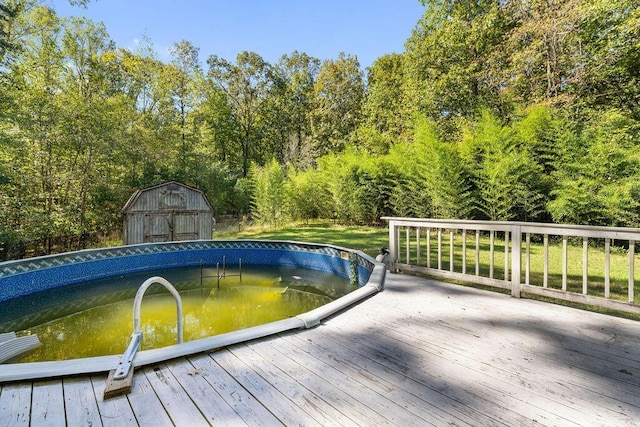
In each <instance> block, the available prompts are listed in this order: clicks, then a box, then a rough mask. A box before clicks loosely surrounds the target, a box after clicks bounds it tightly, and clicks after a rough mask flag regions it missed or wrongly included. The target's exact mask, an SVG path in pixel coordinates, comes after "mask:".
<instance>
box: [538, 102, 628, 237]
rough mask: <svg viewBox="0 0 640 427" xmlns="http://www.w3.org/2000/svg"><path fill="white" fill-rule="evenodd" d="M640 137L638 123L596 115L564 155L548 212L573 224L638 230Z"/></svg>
mask: <svg viewBox="0 0 640 427" xmlns="http://www.w3.org/2000/svg"><path fill="white" fill-rule="evenodd" d="M639 135H640V132H639V127H638V124H637V122H635V121H633V120H631V119H630V118H629V117H628V116H627V115H625V114H623V113H621V112H620V111H618V110H615V109H609V110H606V111H603V112H600V113H597V114H596V116H595V117H594V118H593V120H592V121H591V123H590V124H589V125H588V126H587V127H585V129H584V130H583V132H582V133H581V134H580V135H579V139H580V143H581V144H580V145H579V146H575V145H574V146H573V147H571V149H570V150H567V151H565V152H564V153H563V156H562V157H561V158H560V159H559V160H558V162H559V165H558V167H557V170H556V171H555V172H554V174H553V177H554V178H555V180H556V181H557V185H556V186H555V188H554V189H553V190H552V192H551V195H552V197H553V199H552V200H551V201H550V202H549V203H548V205H547V207H548V209H549V212H550V213H551V215H552V217H553V220H554V221H557V222H568V223H573V224H592V225H611V226H626V227H637V226H638V225H640V178H639V177H640V149H639V148H638V145H637V142H636V141H637V140H638V137H639Z"/></svg>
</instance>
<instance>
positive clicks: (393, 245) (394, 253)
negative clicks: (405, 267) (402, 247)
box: [389, 220, 398, 271]
mask: <svg viewBox="0 0 640 427" xmlns="http://www.w3.org/2000/svg"><path fill="white" fill-rule="evenodd" d="M389 255H390V258H391V265H390V266H389V269H390V271H396V262H398V242H397V241H396V222H395V221H393V220H390V221H389Z"/></svg>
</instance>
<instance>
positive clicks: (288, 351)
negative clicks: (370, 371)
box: [251, 337, 416, 425]
mask: <svg viewBox="0 0 640 427" xmlns="http://www.w3.org/2000/svg"><path fill="white" fill-rule="evenodd" d="M251 347H252V348H254V349H255V350H256V351H257V352H258V353H259V354H262V355H263V357H267V358H271V359H272V360H278V361H279V363H280V364H282V365H285V364H288V365H289V368H287V369H288V370H287V372H288V373H289V374H290V375H292V374H294V375H295V378H296V379H297V380H298V382H299V383H300V384H301V385H302V386H304V387H305V388H307V389H309V390H313V391H314V392H316V391H320V392H321V396H322V398H323V399H324V400H325V401H327V402H328V403H329V404H331V405H333V406H334V407H337V408H338V409H339V410H341V411H343V412H344V413H345V414H350V415H349V416H350V417H351V418H352V419H354V421H355V422H356V423H358V424H360V425H414V422H416V420H415V419H412V418H411V417H406V414H404V413H403V412H404V411H401V410H400V408H399V407H398V406H397V405H396V404H395V403H393V402H390V401H388V400H386V398H384V397H383V396H381V395H379V394H378V393H376V392H372V391H370V390H368V391H367V392H366V393H364V392H363V390H366V388H365V387H362V386H359V384H356V383H354V381H352V378H348V377H345V376H343V375H341V374H340V373H339V372H336V371H335V370H333V369H331V368H330V367H329V366H327V365H325V364H321V363H320V362H319V361H317V360H313V359H312V358H303V357H300V355H299V354H298V352H297V351H296V350H295V348H294V347H293V346H286V345H284V344H283V343H282V342H281V341H280V340H278V338H277V337H276V338H275V339H274V338H271V339H266V340H263V341H261V342H260V343H259V345H252V346H251ZM294 371H296V372H294ZM351 414H353V415H351ZM393 418H401V419H404V420H405V421H406V422H407V423H408V424H407V423H404V424H403V423H399V424H398V423H394V422H393Z"/></svg>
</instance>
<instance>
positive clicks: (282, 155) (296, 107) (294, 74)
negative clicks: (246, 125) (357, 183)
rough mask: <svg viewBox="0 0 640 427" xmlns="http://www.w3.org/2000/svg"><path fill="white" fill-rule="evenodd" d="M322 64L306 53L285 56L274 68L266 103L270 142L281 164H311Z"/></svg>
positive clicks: (266, 119) (302, 165)
mask: <svg viewBox="0 0 640 427" xmlns="http://www.w3.org/2000/svg"><path fill="white" fill-rule="evenodd" d="M319 67H320V61H319V60H318V59H316V58H312V57H310V56H308V55H307V54H305V53H300V52H297V51H295V52H293V53H292V54H291V55H283V56H282V57H281V58H280V60H279V61H278V63H277V64H275V66H274V67H273V68H272V79H273V85H272V86H271V90H270V91H269V93H268V95H267V99H266V102H265V109H264V112H265V121H266V123H267V132H268V136H267V139H268V140H269V139H270V140H272V141H275V144H273V147H272V151H273V153H274V154H275V155H276V156H277V158H278V160H279V161H280V162H281V163H292V164H294V165H296V166H298V167H305V166H308V165H309V162H310V159H309V157H310V151H311V147H310V146H311V141H310V139H311V128H310V123H309V114H310V112H311V109H312V102H313V86H314V83H315V80H316V76H317V75H318V70H319Z"/></svg>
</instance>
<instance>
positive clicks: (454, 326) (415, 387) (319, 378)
mask: <svg viewBox="0 0 640 427" xmlns="http://www.w3.org/2000/svg"><path fill="white" fill-rule="evenodd" d="M105 379H106V374H105V375H97V376H93V377H65V378H62V379H54V380H48V381H37V382H22V383H10V384H4V385H2V386H0V387H1V389H0V426H18V425H33V426H55V425H65V424H66V425H83V426H86V425H92V426H98V425H105V426H111V425H121V426H130V425H136V424H139V425H152V426H154V427H157V426H164V425H180V426H199V425H210V424H215V425H233V426H236V425H267V426H270V425H281V424H284V425H305V426H307V425H318V426H329V425H336V426H346V425H353V426H363V425H364V426H378V425H398V426H410V425H420V426H422V425H438V426H445V425H446V426H450V425H473V426H492V425H503V426H527V425H563V426H564V425H569V426H570V425H585V426H592V425H603V426H629V425H640V322H634V321H630V320H625V319H619V318H615V317H611V316H605V315H599V314H595V313H589V312H584V311H580V310H576V309H571V308H566V307H560V306H556V305H551V304H546V303H542V302H536V301H531V300H526V299H515V298H511V297H509V296H506V295H502V294H498V293H492V292H486V291H482V290H477V289H472V288H466V287H461V286H456V285H450V284H445V283H441V282H437V281H434V280H428V279H421V278H416V277H410V276H404V275H396V274H390V275H388V277H387V283H386V288H385V290H384V291H383V292H382V293H380V294H378V295H375V296H373V297H372V298H370V299H368V300H366V301H364V302H362V303H360V304H359V305H357V306H356V307H353V308H351V309H349V310H348V311H345V312H343V313H341V314H339V315H338V316H335V317H333V318H332V319H330V320H328V321H327V322H325V323H324V324H323V325H321V326H319V327H317V328H314V329H310V330H300V331H297V332H293V333H287V334H282V335H279V336H275V337H271V338H268V339H262V340H259V341H255V342H251V343H248V344H241V345H235V346H232V347H229V348H226V349H221V350H219V351H216V352H213V353H211V354H200V355H196V356H193V357H188V358H182V359H179V360H175V361H171V362H167V363H163V364H160V365H157V366H152V367H147V368H144V369H141V370H137V371H136V375H135V378H134V388H133V392H132V393H131V394H129V395H128V396H121V397H118V398H114V399H110V400H107V401H103V400H102V390H103V388H104V384H105Z"/></svg>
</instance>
